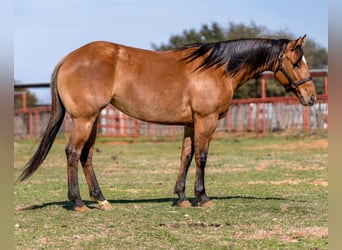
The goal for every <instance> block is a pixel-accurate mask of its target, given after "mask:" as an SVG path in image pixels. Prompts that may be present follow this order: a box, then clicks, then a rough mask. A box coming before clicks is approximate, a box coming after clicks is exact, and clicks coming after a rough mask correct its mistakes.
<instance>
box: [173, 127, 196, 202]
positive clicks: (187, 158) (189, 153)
mask: <svg viewBox="0 0 342 250" xmlns="http://www.w3.org/2000/svg"><path fill="white" fill-rule="evenodd" d="M193 155H194V129H193V128H190V127H185V128H184V138H183V146H182V152H181V166H180V168H179V173H178V179H177V182H176V186H175V191H174V193H175V194H177V195H178V202H177V205H178V206H179V207H191V203H190V202H189V201H188V198H187V197H186V195H185V183H186V175H187V173H188V169H189V166H190V164H191V160H192V157H193Z"/></svg>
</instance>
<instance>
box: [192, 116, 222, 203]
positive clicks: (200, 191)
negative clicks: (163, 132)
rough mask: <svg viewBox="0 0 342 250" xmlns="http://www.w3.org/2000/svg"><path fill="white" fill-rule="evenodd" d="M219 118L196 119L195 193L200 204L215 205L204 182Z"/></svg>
mask: <svg viewBox="0 0 342 250" xmlns="http://www.w3.org/2000/svg"><path fill="white" fill-rule="evenodd" d="M217 121H218V118H217V116H216V115H211V116H208V117H197V119H196V120H195V161H196V179H195V190H194V191H195V195H196V197H197V199H198V201H199V203H200V206H202V207H204V206H213V205H214V203H212V202H211V201H210V199H209V198H208V196H207V194H206V190H205V184H204V173H205V171H204V170H205V166H206V163H207V156H208V150H209V144H210V140H211V138H212V136H213V133H214V131H215V129H216V126H217Z"/></svg>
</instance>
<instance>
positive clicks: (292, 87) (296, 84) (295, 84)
mask: <svg viewBox="0 0 342 250" xmlns="http://www.w3.org/2000/svg"><path fill="white" fill-rule="evenodd" d="M285 49H286V44H285V45H284V49H283V51H282V52H281V54H280V55H279V57H278V66H277V69H276V70H275V72H274V76H275V77H276V78H277V80H278V81H279V79H278V77H277V73H278V72H279V71H280V72H281V73H282V74H283V75H284V76H285V78H286V79H287V81H288V82H289V83H288V85H286V86H284V88H285V90H286V92H290V91H291V90H295V89H296V88H298V87H299V86H300V85H302V84H303V83H306V82H308V81H311V80H312V77H311V76H310V77H306V78H304V79H302V80H299V81H297V82H295V81H293V80H292V78H291V76H290V75H289V74H288V73H287V72H286V70H285V68H284V67H283V59H284V52H285Z"/></svg>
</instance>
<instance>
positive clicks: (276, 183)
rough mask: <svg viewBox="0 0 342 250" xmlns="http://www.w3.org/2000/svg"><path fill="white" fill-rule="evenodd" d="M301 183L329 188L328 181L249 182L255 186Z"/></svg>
mask: <svg viewBox="0 0 342 250" xmlns="http://www.w3.org/2000/svg"><path fill="white" fill-rule="evenodd" d="M301 183H309V184H312V185H315V186H323V187H327V186H328V181H326V180H314V181H313V180H308V179H301V180H299V179H288V180H281V181H249V182H247V184H248V185H255V184H267V185H298V184H301Z"/></svg>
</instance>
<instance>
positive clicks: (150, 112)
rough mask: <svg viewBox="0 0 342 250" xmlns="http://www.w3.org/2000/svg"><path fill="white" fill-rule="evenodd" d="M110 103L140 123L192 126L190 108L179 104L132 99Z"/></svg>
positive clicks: (114, 100) (115, 100) (166, 101)
mask: <svg viewBox="0 0 342 250" xmlns="http://www.w3.org/2000/svg"><path fill="white" fill-rule="evenodd" d="M111 103H112V104H113V105H114V106H115V107H116V108H117V109H119V110H120V111H122V112H123V113H125V114H127V115H129V116H131V117H134V118H137V119H139V120H142V121H146V122H152V123H159V124H174V125H187V124H192V113H191V108H190V106H187V105H183V104H182V103H181V102H175V101H170V100H169V101H168V100H163V99H160V101H153V100H152V101H151V100H150V101H147V100H146V101H143V102H141V101H139V100H134V99H132V98H130V99H126V100H120V98H116V99H113V100H112V102H111Z"/></svg>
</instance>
